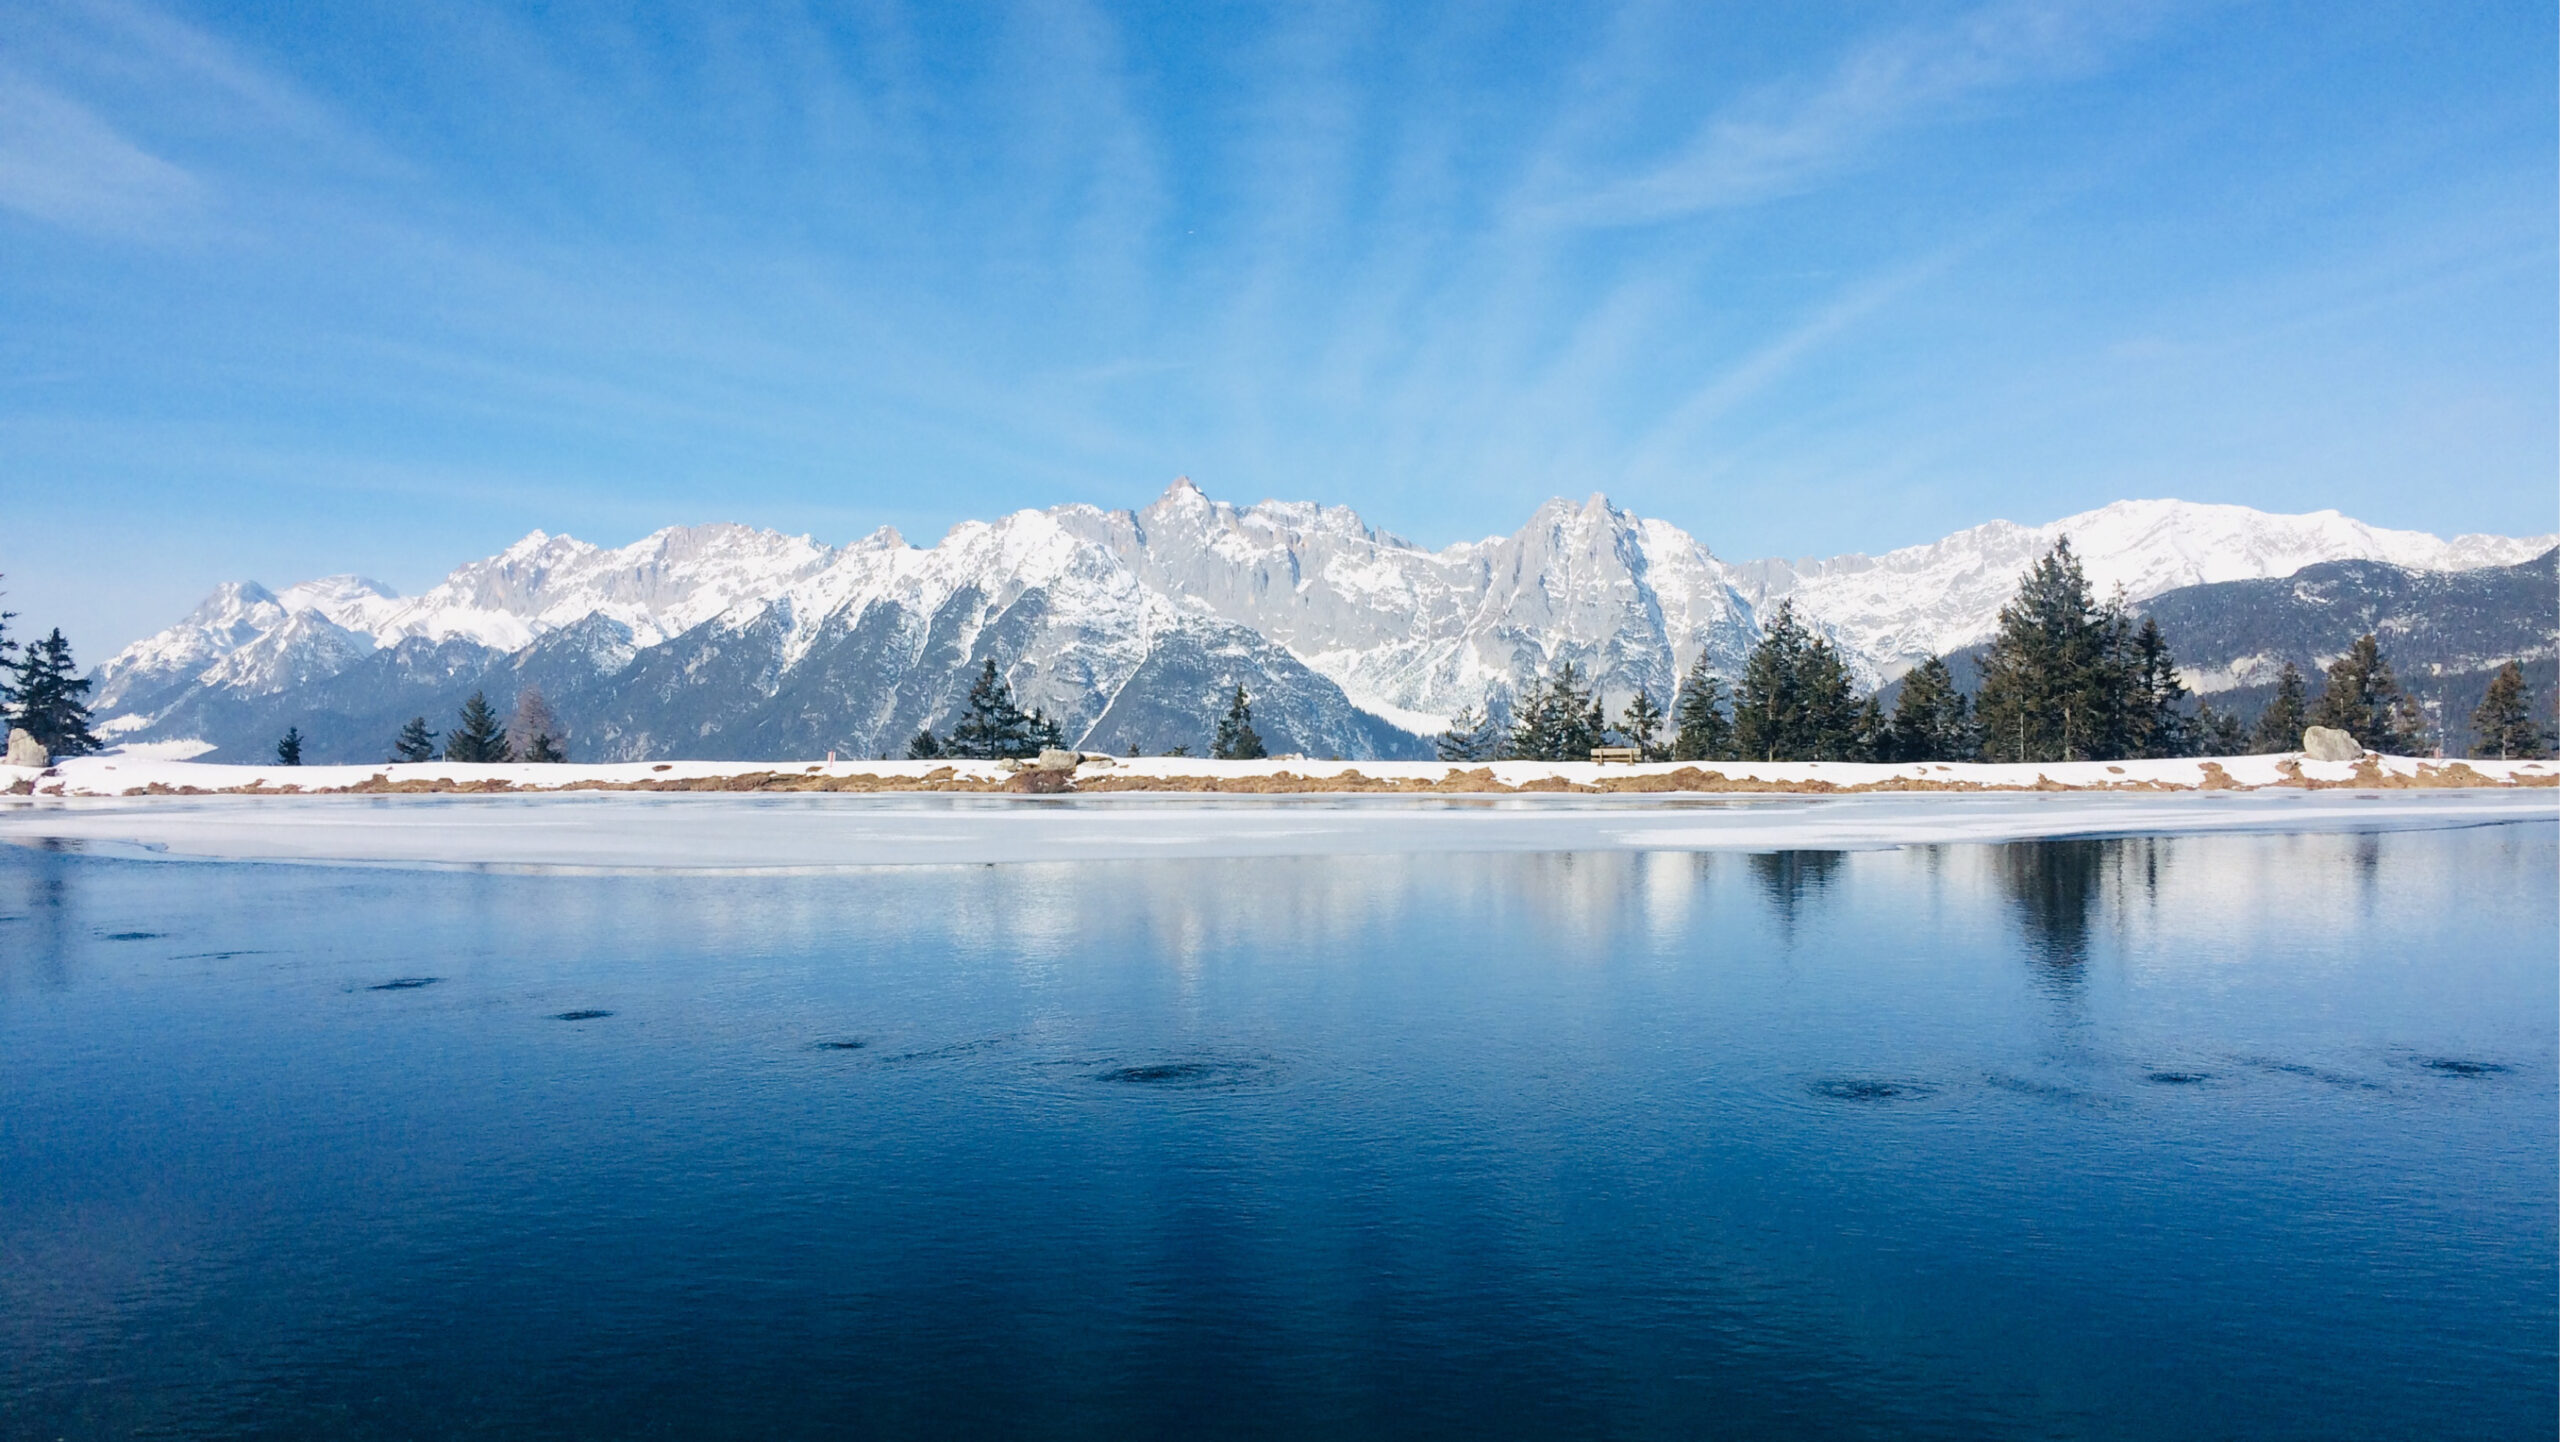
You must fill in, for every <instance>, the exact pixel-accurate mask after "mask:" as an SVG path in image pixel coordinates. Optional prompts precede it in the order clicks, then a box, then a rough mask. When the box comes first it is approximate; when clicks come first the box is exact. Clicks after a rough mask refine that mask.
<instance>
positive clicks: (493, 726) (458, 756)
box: [444, 691, 515, 762]
mask: <svg viewBox="0 0 2560 1442" xmlns="http://www.w3.org/2000/svg"><path fill="white" fill-rule="evenodd" d="M444 759H445V760H447V761H469V762H496V761H513V760H514V759H515V751H514V749H513V748H512V747H510V746H508V745H507V728H506V727H505V726H504V725H502V724H500V722H499V720H498V713H497V712H496V711H495V710H493V709H491V707H490V705H489V698H488V696H487V695H486V694H485V693H483V692H479V691H474V692H472V693H471V699H470V700H468V701H465V702H463V703H462V711H461V713H460V718H459V719H458V720H457V721H455V723H454V727H453V729H452V730H451V731H448V732H446V733H445V738H444Z"/></svg>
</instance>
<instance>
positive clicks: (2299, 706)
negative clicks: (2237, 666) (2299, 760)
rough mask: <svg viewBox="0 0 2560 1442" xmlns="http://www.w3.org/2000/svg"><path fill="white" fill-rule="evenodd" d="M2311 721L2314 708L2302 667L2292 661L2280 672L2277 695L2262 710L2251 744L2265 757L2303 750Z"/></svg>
mask: <svg viewBox="0 0 2560 1442" xmlns="http://www.w3.org/2000/svg"><path fill="white" fill-rule="evenodd" d="M2310 724H2311V709H2310V705H2309V703H2308V701H2307V700H2306V699H2305V696H2304V692H2303V685H2302V670H2301V668H2300V667H2297V666H2295V665H2294V664H2293V663H2292V662H2291V661H2287V662H2285V663H2284V669H2283V670H2282V671H2279V672H2277V673H2276V694H2275V696H2274V698H2273V699H2272V700H2270V701H2268V702H2267V709H2266V710H2264V711H2261V712H2259V713H2258V724H2257V727H2256V729H2254V730H2252V731H2251V732H2250V733H2249V744H2250V746H2251V747H2253V748H2255V750H2256V751H2257V754H2259V755H2261V756H2268V755H2273V754H2276V753H2278V752H2284V751H2299V750H2301V749H2302V728H2304V727H2305V726H2308V725H2310Z"/></svg>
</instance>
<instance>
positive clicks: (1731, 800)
mask: <svg viewBox="0 0 2560 1442" xmlns="http://www.w3.org/2000/svg"><path fill="white" fill-rule="evenodd" d="M2289 759H2290V758H2275V757H2262V758H2252V759H2250V760H2247V761H2239V762H2225V763H2223V764H2224V766H2225V768H2226V773H2225V774H2227V775H2229V776H2230V777H2232V778H2233V780H2234V781H2236V782H2238V783H2240V784H2242V785H2249V786H2255V787H2257V788H2258V789H2252V790H2244V789H2235V788H2231V787H2225V788H2221V789H2213V788H2207V787H2205V786H2203V785H2202V784H2201V783H2202V782H2203V781H2204V779H2205V775H2204V773H2203V771H2202V768H2201V766H2200V764H2199V763H2195V762H2146V763H2126V764H2125V765H2124V766H2123V767H2122V768H2121V769H2120V770H2119V769H2117V768H2113V767H2109V766H2106V765H2102V764H2098V763H2085V764H2081V765H2075V766H2044V767H2034V766H2029V767H1963V768H1945V769H1943V770H1941V769H1940V768H1934V767H1933V768H1928V772H1929V777H1928V779H1930V780H1933V781H1961V782H1965V783H1971V784H1976V785H1983V786H2000V787H2006V788H2010V789H2002V790H1982V791H1940V790H1924V791H1891V790H1877V791H1865V792H1855V793H1849V794H1835V795H1820V794H1802V793H1786V792H1778V791H1761V792H1748V791H1728V792H1713V793H1695V792H1692V793H1671V792H1656V793H1651V794H1604V793H1595V792H1587V791H1585V792H1570V793H1562V794H1557V793H1537V792H1531V793H1520V792H1496V793H1490V794H1486V793H1476V794H1463V793H1435V794H1430V795H1419V796H1417V795H1401V796H1397V795H1384V796H1381V795H1351V794H1347V793H1344V792H1331V793H1312V794H1310V793H1299V794H1263V795H1254V794H1234V795H1221V796H1216V797H1203V796H1200V795H1198V794H1196V793H1185V792H1163V791H1158V792H1109V793H1100V794H1087V795H1081V796H1075V797H1047V798H1031V797H1016V796H1008V795H990V794H985V793H973V792H961V793H946V794H938V795H937V794H932V793H927V792H917V791H904V792H890V793H888V794H881V795H871V796H847V795H843V794H809V793H797V794H795V793H788V792H775V791H757V792H754V793H750V794H741V793H739V792H735V791H728V790H716V791H703V792H690V793H688V792H623V791H601V790H591V789H590V790H578V789H565V790H563V789H551V790H545V791H534V792H527V791H517V792H512V793H508V794H488V795H473V794H454V793H451V792H446V793H441V794H380V793H374V794H362V793H359V794H341V795H313V794H307V791H308V789H309V788H312V787H315V786H325V785H336V786H350V785H356V784H361V783H364V782H366V781H367V780H369V779H371V778H373V777H375V776H388V777H390V778H391V779H392V781H393V782H394V783H397V782H402V781H413V780H425V779H428V778H440V779H444V780H447V781H450V782H455V783H461V784H470V783H473V782H482V781H496V780H506V781H511V782H516V783H519V784H536V783H547V784H549V785H550V786H551V787H553V788H559V787H561V786H562V785H563V784H564V783H566V784H568V785H569V786H572V787H574V786H576V785H578V784H581V783H583V784H586V785H589V786H592V785H594V784H596V783H599V782H602V783H607V784H610V783H614V782H624V781H642V780H650V781H661V782H663V781H668V780H690V781H693V782H696V783H710V782H715V781H719V780H723V779H726V778H731V777H737V776H740V775H742V774H753V773H759V772H760V773H763V774H765V775H778V776H790V777H795V778H798V777H808V776H810V775H812V774H815V775H819V776H831V777H836V778H844V777H852V776H856V775H870V776H882V777H887V776H897V777H902V778H905V779H907V780H909V781H910V782H915V781H920V780H921V779H922V778H923V777H925V776H927V775H929V774H931V773H932V772H933V771H934V770H935V769H936V767H935V766H934V765H933V764H931V763H904V762H902V763H880V762H863V763H839V764H837V765H836V766H834V767H820V768H815V771H814V773H813V772H812V771H809V770H803V769H801V768H799V767H789V768H781V767H763V768H747V767H741V766H737V765H733V764H732V765H723V764H713V763H707V762H691V763H674V764H670V765H667V766H666V767H665V769H663V770H661V769H659V768H658V767H656V766H652V765H648V764H641V765H633V766H595V767H560V766H550V767H537V766H509V767H480V766H459V765H454V766H447V765H428V766H415V767H406V766H404V767H304V768H301V769H300V770H299V771H285V770H284V769H282V768H247V767H216V766H206V765H202V764H198V763H193V762H174V761H138V760H119V759H115V758H90V759H87V760H84V761H78V762H71V763H67V764H65V765H64V766H62V767H60V768H58V770H59V774H48V775H46V776H44V777H43V778H41V779H42V781H43V783H44V789H43V790H42V791H41V792H39V794H37V795H34V796H25V797H16V798H9V799H7V800H6V801H0V842H20V843H30V842H39V841H42V842H52V843H61V842H69V843H73V844H76V845H80V846H83V847H85V848H91V849H96V850H100V851H104V852H107V853H109V854H123V855H133V856H157V857H167V858H207V859H231V860H252V861H300V862H323V863H354V864H370V865H388V866H408V867H451V866H495V867H503V868H531V869H570V870H605V871H652V872H655V871H715V872H718V871H768V870H776V871H792V870H813V871H824V870H833V869H839V868H849V867H866V866H893V865H957V864H983V863H999V862H1004V863H1011V862H1033V861H1058V860H1082V861H1104V860H1129V859H1148V858H1156V859H1177V858H1195V857H1220V856H1224V857H1239V856H1300V855H1398V854H1417V853H1430V852H1461V851H1512V852H1522V851H1539V852H1546V851H1717V850H1735V851H1758V850H1773V849H1804V850H1847V849H1864V848H1873V847H1885V846H1901V845H1914V844H1926V843H1936V842H1961V841H2007V840H2016V839H2022V838H2030V837H2053V836H2121V835H2166V834H2185V833H2198V832H2216V831H2255V832H2321V831H2371V830H2397V829H2410V828H2439V827H2447V826H2466V825H2479V824H2484V823H2490V822H2498V821H2515V820H2554V819H2560V789H2555V788H2553V787H2551V786H2548V785H2486V786H2469V787H2460V786H2457V787H2442V786H2425V787H2415V788H2391V787H2389V786H2387V785H2386V786H2383V787H2371V788H2369V787H2361V786H2354V785H2343V786H2335V787H2329V788H2311V787H2304V786H2301V785H2297V784H2279V783H2284V782H2288V781H2290V780H2291V778H2290V777H2288V776H2286V775H2285V774H2284V773H2283V772H2282V771H2281V770H2280V769H2279V762H2280V761H2284V760H2289ZM2418 764H2419V763H2416V762H2410V761H2404V760H2392V761H2388V762H2385V763H2383V765H2382V767H2381V769H2380V774H2385V775H2389V776H2394V777H2400V778H2404V779H2405V778H2407V777H2411V776H2415V775H2416V774H2417V766H2418ZM2483 767H2484V772H2483V774H2493V775H2495V776H2497V777H2499V778H2501V779H2504V778H2507V777H2510V776H2512V777H2514V778H2515V779H2517V780H2524V779H2527V778H2533V779H2544V780H2547V779H2548V778H2549V777H2550V776H2551V775H2552V773H2553V768H2552V767H2551V766H2550V765H2549V764H2548V763H2523V764H2519V765H2515V766H2492V765H2491V764H2489V763H2483ZM2528 767H2530V768H2531V769H2530V770H2528ZM2181 768H2183V769H2181ZM1091 769H1092V768H1088V771H1089V772H1090V770H1091ZM1451 769H1452V768H1450V767H1447V766H1443V765H1436V764H1435V765H1430V766H1424V765H1420V764H1407V765H1402V766H1387V765H1381V764H1378V763H1362V764H1359V765H1357V766H1354V765H1351V764H1349V763H1343V764H1341V765H1340V766H1339V772H1350V771H1354V770H1357V771H1358V772H1360V773H1361V774H1362V775H1364V776H1368V777H1371V778H1382V777H1384V778H1409V779H1412V780H1415V781H1423V780H1441V779H1445V778H1446V777H1447V775H1448V774H1449V772H1450V771H1451ZM1717 769H1718V770H1719V771H1723V772H1726V773H1729V775H1730V777H1731V779H1733V780H1737V781H1739V780H1746V779H1757V780H1759V781H1761V782H1763V783H1770V784H1781V785H1782V784H1785V783H1787V782H1799V783H1800V782H1803V781H1808V780H1818V781H1825V782H1830V783H1832V784H1837V785H1854V784H1857V783H1859V782H1860V781H1862V780H1864V781H1870V782H1872V781H1887V782H1902V783H1907V782H1909V781H1912V780H1915V779H1919V778H1918V776H1917V774H1916V769H1915V768H1908V767H1889V766H1847V765H1838V764H1812V763H1799V764H1792V765H1781V766H1759V767H1738V766H1737V767H1719V768H1717ZM1491 770H1492V772H1493V773H1494V776H1495V777H1496V778H1498V779H1500V780H1502V781H1505V782H1507V783H1509V784H1513V785H1517V784H1520V783H1524V782H1537V781H1541V780H1548V781H1553V780H1559V779H1561V780H1567V781H1587V780H1589V779H1592V778H1594V777H1599V776H1605V777H1606V778H1608V779H1611V780H1618V779H1623V778H1626V777H1628V776H1630V775H1639V776H1642V775H1651V776H1667V775H1670V774H1671V773H1673V772H1675V771H1676V770H1677V768H1675V767H1669V766H1657V767H1648V768H1625V767H1616V766H1612V767H1608V768H1606V769H1605V772H1603V771H1602V770H1601V769H1600V768H1595V767H1592V766H1589V765H1587V764H1582V765H1548V764H1542V763H1529V762H1506V763H1500V764H1497V765H1495V766H1494V767H1492V768H1491ZM2300 770H2301V771H2303V772H2304V773H2306V774H2307V775H2309V776H2310V777H2312V778H2313V779H2327V780H2333V781H2339V782H2350V781H2352V780H2354V779H2355V767H2353V766H2352V765H2347V764H2333V765H2326V766H2324V765H2321V764H2319V763H2310V764H2304V765H2302V766H2301V767H2300ZM1287 771H1294V772H1295V773H1296V774H1299V775H1307V774H1309V773H1314V774H1320V775H1324V774H1338V772H1337V771H1336V766H1335V763H1319V764H1315V765H1310V764H1309V763H1305V762H1206V761H1187V760H1180V759H1170V758H1167V759H1156V760H1149V761H1137V762H1121V763H1117V764H1115V765H1114V766H1112V767H1111V768H1110V769H1109V770H1107V771H1104V772H1102V774H1103V775H1105V776H1118V777H1124V778H1125V777H1130V776H1133V775H1136V776H1152V777H1155V778H1157V779H1158V780H1160V781H1166V782H1172V783H1176V784H1179V783H1182V782H1185V781H1196V780H1198V779H1200V778H1204V777H1216V778H1218V779H1221V780H1225V779H1237V780H1244V779H1247V778H1251V777H1256V776H1260V777H1271V776H1275V775H1277V774H1279V773H1281V772H1287ZM252 773H255V775H254V776H253V774H252ZM951 774H953V775H956V776H963V777H977V778H981V779H984V780H986V781H990V782H992V781H995V780H997V779H999V778H1002V777H1003V776H1004V775H1005V773H1004V772H1002V771H1001V770H1000V769H998V768H996V767H993V766H971V767H966V768H952V770H951ZM26 776H27V773H24V772H20V773H17V778H24V777H26ZM2040 777H2041V778H2042V780H2043V781H2044V784H2045V785H2047V786H2054V785H2056V784H2057V783H2068V784H2072V785H2077V786H2078V787H2079V789H2055V790H2031V789H2025V788H2030V787H2034V786H2035V785H2036V784H2037V782H2038V780H2039V778H2040ZM17 778H12V777H11V776H10V773H7V772H0V780H5V779H17ZM253 779H264V780H265V781H266V782H267V783H268V785H269V787H270V788H272V787H274V786H276V785H278V784H279V783H282V782H286V781H291V782H298V783H301V784H303V785H304V786H305V787H306V794H301V795H293V794H279V793H277V792H276V791H274V790H272V789H270V790H267V791H266V792H265V793H264V794H263V795H256V794H239V793H236V792H234V794H204V793H213V792H218V791H231V790H232V789H233V788H236V787H238V786H240V785H241V784H243V783H245V782H247V781H249V780H253ZM1087 779H1091V778H1090V776H1088V778H1087ZM153 783H157V784H158V785H160V786H162V787H164V788H177V787H181V786H193V787H195V788H197V790H198V792H199V794H197V795H193V796H188V795H174V796H173V795H169V794H166V792H165V791H164V792H163V793H162V794H157V795H145V796H127V795H123V794H120V793H122V792H124V791H126V790H128V789H130V788H133V787H135V786H147V785H151V784H153ZM2146 783H2147V784H2146ZM57 787H59V788H60V794H59V795H56V794H54V792H55V788H57ZM2171 788H2175V789H2171Z"/></svg>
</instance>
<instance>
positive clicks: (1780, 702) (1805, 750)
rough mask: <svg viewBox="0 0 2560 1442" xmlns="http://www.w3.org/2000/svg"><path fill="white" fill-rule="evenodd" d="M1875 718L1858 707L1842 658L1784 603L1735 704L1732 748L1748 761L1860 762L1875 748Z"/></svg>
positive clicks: (1748, 666)
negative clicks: (1873, 741)
mask: <svg viewBox="0 0 2560 1442" xmlns="http://www.w3.org/2000/svg"><path fill="white" fill-rule="evenodd" d="M1875 720H1876V718H1875V717H1874V716H1873V714H1872V708H1871V707H1869V706H1862V705H1861V704H1860V703H1859V700H1858V696H1857V691H1856V688H1855V687H1854V686H1853V685H1852V684H1851V683H1850V679H1849V668H1848V667H1847V666H1846V665H1844V664H1843V663H1842V662H1841V660H1840V653H1839V652H1838V651H1836V650H1834V649H1833V648H1832V645H1831V643H1830V642H1829V641H1826V640H1824V639H1822V638H1821V637H1820V636H1817V635H1815V634H1814V633H1813V632H1812V631H1811V630H1809V629H1807V628H1806V626H1805V624H1804V623H1803V622H1801V621H1799V620H1797V619H1796V610H1795V603H1794V602H1792V601H1781V602H1779V603H1778V614H1777V615H1776V616H1774V617H1772V618H1771V619H1770V622H1769V626H1768V629H1767V630H1766V631H1764V632H1762V633H1761V636H1760V644H1758V645H1756V646H1754V647H1752V648H1751V658H1750V659H1749V660H1748V661H1747V662H1745V663H1744V665H1743V668H1742V689H1741V692H1740V694H1739V695H1737V696H1736V697H1735V698H1734V705H1733V737H1734V746H1735V749H1736V750H1738V751H1739V752H1741V754H1742V757H1743V759H1745V760H1749V761H1851V760H1856V759H1858V758H1859V757H1860V756H1861V755H1862V754H1863V753H1864V752H1865V751H1866V750H1867V748H1868V746H1869V745H1870V744H1871V738H1870V736H1869V734H1868V733H1869V732H1870V730H1871V728H1872V727H1873V725H1874V724H1875Z"/></svg>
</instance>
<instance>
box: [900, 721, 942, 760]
mask: <svg viewBox="0 0 2560 1442" xmlns="http://www.w3.org/2000/svg"><path fill="white" fill-rule="evenodd" d="M942 755H943V751H942V740H941V738H940V737H937V736H935V735H934V734H933V728H932V727H930V726H923V727H918V728H917V730H916V734H915V737H914V739H913V740H910V741H909V742H907V759H908V760H910V761H939V760H941V759H942Z"/></svg>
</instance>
